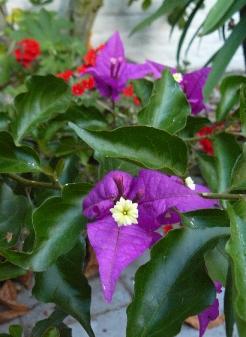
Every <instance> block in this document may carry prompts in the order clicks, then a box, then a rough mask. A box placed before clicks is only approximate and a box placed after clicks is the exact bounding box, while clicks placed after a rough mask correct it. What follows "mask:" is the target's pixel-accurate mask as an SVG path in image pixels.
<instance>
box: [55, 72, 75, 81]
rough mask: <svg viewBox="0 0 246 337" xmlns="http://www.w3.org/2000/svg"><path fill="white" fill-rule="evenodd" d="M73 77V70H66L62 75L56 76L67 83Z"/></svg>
mask: <svg viewBox="0 0 246 337" xmlns="http://www.w3.org/2000/svg"><path fill="white" fill-rule="evenodd" d="M72 76H73V71H72V70H65V71H63V72H62V73H59V74H56V77H59V78H61V79H63V80H64V81H65V82H68V81H69V80H70V78H71V77H72Z"/></svg>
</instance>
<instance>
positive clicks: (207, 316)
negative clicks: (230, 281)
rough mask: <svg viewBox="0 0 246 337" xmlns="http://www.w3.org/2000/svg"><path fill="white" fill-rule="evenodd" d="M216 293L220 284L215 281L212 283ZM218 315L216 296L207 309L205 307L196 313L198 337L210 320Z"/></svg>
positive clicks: (218, 291)
mask: <svg viewBox="0 0 246 337" xmlns="http://www.w3.org/2000/svg"><path fill="white" fill-rule="evenodd" d="M214 286H215V289H216V292H217V294H219V293H221V291H222V290H221V288H222V284H221V283H220V282H215V284H214ZM218 316H219V301H218V299H217V298H216V299H215V300H214V302H213V304H211V305H210V306H209V307H208V308H207V309H205V310H204V311H203V312H201V313H200V314H199V315H198V319H199V330H200V335H199V337H202V336H203V335H204V333H205V331H206V329H207V327H208V324H209V323H210V322H211V321H214V320H215V319H216V318H217V317H218Z"/></svg>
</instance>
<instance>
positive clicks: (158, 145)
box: [69, 123, 187, 175]
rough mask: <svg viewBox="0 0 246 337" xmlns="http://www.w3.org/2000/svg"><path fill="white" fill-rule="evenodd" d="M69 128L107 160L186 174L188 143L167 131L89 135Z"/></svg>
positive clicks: (133, 130)
mask: <svg viewBox="0 0 246 337" xmlns="http://www.w3.org/2000/svg"><path fill="white" fill-rule="evenodd" d="M69 125H70V127H71V128H72V129H73V130H74V131H75V132H76V133H77V135H78V136H79V137H80V138H81V139H82V140H83V141H84V142H86V143H87V144H88V145H89V146H91V147H92V148H93V149H94V150H95V151H97V152H99V153H100V154H101V155H102V156H104V157H109V158H121V159H126V160H129V161H132V162H134V163H136V164H138V165H142V166H144V167H147V168H150V169H160V170H169V171H172V172H174V173H175V174H177V175H184V174H185V172H186V167H187V148H186V145H185V143H184V142H183V141H182V140H181V139H180V138H178V137H176V136H172V135H170V134H168V133H166V132H165V131H162V130H158V129H155V128H152V127H147V126H130V127H122V128H118V129H115V130H113V131H88V130H84V129H80V128H79V127H77V126H76V125H75V124H73V123H69ZM174 149H175V151H174Z"/></svg>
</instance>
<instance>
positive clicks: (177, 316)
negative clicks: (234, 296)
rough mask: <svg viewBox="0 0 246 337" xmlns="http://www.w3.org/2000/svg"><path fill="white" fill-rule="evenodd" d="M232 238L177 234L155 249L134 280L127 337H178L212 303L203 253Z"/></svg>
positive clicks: (222, 231) (206, 232)
mask: <svg viewBox="0 0 246 337" xmlns="http://www.w3.org/2000/svg"><path fill="white" fill-rule="evenodd" d="M228 234H229V229H228V228H222V227H219V228H218V227H217V228H215V227H214V228H206V229H201V230H193V229H179V230H173V231H171V232H170V233H168V235H167V236H166V237H165V238H163V239H162V240H160V241H159V242H158V243H157V244H156V245H155V246H154V247H153V248H152V250H151V259H150V261H149V262H148V263H146V264H145V265H144V266H142V267H140V269H139V270H138V271H137V273H136V276H135V291H134V297H133V301H132V303H131V304H130V306H129V307H128V310H127V317H128V324H127V337H163V336H168V337H173V336H176V335H177V334H178V332H179V331H180V328H181V325H182V323H183V321H184V320H185V318H187V317H188V316H190V315H195V314H197V313H199V312H201V311H202V310H203V309H204V308H206V307H208V306H209V305H210V304H211V303H212V302H213V300H214V297H215V291H214V286H213V283H212V282H211V280H210V279H209V277H208V275H207V272H206V268H205V265H204V259H203V254H204V253H205V252H206V250H208V249H209V248H212V247H213V246H214V245H215V244H216V243H217V241H218V240H219V239H220V238H222V237H225V236H227V235H228ZM191 242H192V245H191ZM194 280H196V282H194Z"/></svg>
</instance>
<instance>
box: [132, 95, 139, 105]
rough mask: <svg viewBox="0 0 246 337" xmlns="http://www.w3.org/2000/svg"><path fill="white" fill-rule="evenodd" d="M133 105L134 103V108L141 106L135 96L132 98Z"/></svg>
mask: <svg viewBox="0 0 246 337" xmlns="http://www.w3.org/2000/svg"><path fill="white" fill-rule="evenodd" d="M133 103H134V104H135V105H136V106H139V105H140V104H141V102H140V99H139V98H138V97H137V96H134V97H133Z"/></svg>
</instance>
